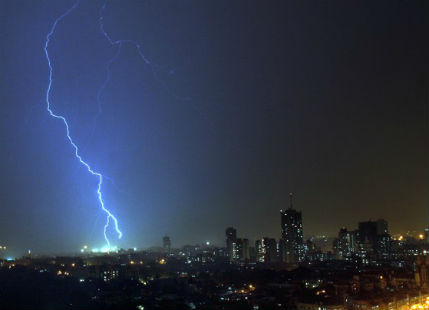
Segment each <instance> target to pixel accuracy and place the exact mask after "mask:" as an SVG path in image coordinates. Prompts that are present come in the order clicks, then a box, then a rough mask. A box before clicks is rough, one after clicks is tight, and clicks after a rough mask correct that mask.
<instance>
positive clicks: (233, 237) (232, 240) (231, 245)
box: [225, 227, 238, 261]
mask: <svg viewBox="0 0 429 310" xmlns="http://www.w3.org/2000/svg"><path fill="white" fill-rule="evenodd" d="M225 234H226V249H227V253H228V257H229V260H230V261H234V260H236V259H238V251H237V230H236V229H235V228H233V227H228V228H227V229H226V231H225Z"/></svg>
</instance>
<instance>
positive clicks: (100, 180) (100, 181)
mask: <svg viewBox="0 0 429 310" xmlns="http://www.w3.org/2000/svg"><path fill="white" fill-rule="evenodd" d="M79 3H80V0H77V1H76V2H75V3H74V5H73V6H72V7H70V8H69V9H68V10H67V11H65V12H64V13H63V14H62V15H60V16H59V17H57V18H56V19H55V21H54V22H53V24H52V27H51V29H50V31H49V32H48V34H47V35H46V41H45V46H44V51H45V56H46V60H47V62H48V66H49V83H48V88H47V89H46V110H47V111H48V112H49V114H50V115H51V116H52V117H54V118H56V119H60V120H61V121H62V122H63V123H64V125H65V128H66V134H67V139H68V140H69V142H70V144H71V146H72V147H73V149H74V154H75V156H76V158H77V159H78V160H79V162H80V163H81V164H82V165H83V166H85V167H86V169H87V170H88V172H89V173H91V174H92V175H94V176H96V177H97V178H98V186H97V197H98V201H99V203H100V206H101V209H102V210H103V211H104V212H105V213H106V214H107V218H106V224H105V225H104V239H105V240H106V243H107V248H108V249H111V244H110V240H109V238H108V237H107V228H108V227H109V225H110V220H112V221H113V223H114V227H115V230H116V233H117V235H118V238H119V239H120V238H122V232H121V231H120V230H119V225H118V220H117V218H116V217H115V216H114V215H113V214H112V213H111V212H110V211H109V210H108V209H107V208H106V207H105V205H104V201H103V194H102V191H101V188H102V185H103V175H102V174H101V173H100V172H97V171H94V170H93V169H92V168H91V166H90V165H89V164H88V163H87V162H86V161H84V160H83V159H82V156H81V155H80V154H79V148H78V146H77V145H76V144H75V143H74V141H73V139H72V137H71V135H70V128H69V124H68V122H67V120H66V118H65V117H64V116H62V115H58V114H55V113H54V112H53V111H52V109H51V103H50V100H49V97H50V93H51V89H52V83H53V66H52V62H51V58H50V56H49V52H48V47H49V42H50V40H51V37H52V35H53V34H54V32H55V29H56V27H57V24H58V23H59V22H60V21H61V20H62V19H64V18H65V17H66V16H67V15H69V14H70V13H71V12H72V11H73V10H74V9H75V8H76V7H77V6H78V5H79ZM112 61H113V60H112ZM109 75H110V74H109ZM108 78H109V76H108V77H107V79H106V81H105V83H104V84H103V86H102V89H104V87H105V86H106V85H107V82H108ZM102 89H101V90H100V92H99V96H100V95H101V91H102ZM99 96H98V97H99Z"/></svg>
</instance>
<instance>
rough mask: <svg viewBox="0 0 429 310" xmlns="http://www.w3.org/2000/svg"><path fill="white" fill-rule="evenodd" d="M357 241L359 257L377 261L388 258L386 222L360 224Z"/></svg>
mask: <svg viewBox="0 0 429 310" xmlns="http://www.w3.org/2000/svg"><path fill="white" fill-rule="evenodd" d="M358 240H359V248H360V252H361V254H360V256H361V257H366V258H375V257H376V258H377V259H388V258H389V257H390V251H391V249H390V246H391V238H390V235H389V230H388V224H387V221H386V220H383V219H379V220H377V221H367V222H360V223H359V228H358Z"/></svg>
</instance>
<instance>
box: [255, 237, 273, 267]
mask: <svg viewBox="0 0 429 310" xmlns="http://www.w3.org/2000/svg"><path fill="white" fill-rule="evenodd" d="M255 247H256V261H257V262H259V263H273V262H276V261H277V242H276V240H275V239H273V238H268V237H264V238H262V240H256V242H255Z"/></svg>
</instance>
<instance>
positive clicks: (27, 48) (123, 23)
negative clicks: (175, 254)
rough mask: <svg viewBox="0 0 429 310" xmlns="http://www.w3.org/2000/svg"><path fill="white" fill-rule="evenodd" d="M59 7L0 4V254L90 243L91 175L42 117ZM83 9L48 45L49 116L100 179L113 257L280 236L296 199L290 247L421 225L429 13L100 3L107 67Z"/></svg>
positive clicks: (416, 5)
mask: <svg viewBox="0 0 429 310" xmlns="http://www.w3.org/2000/svg"><path fill="white" fill-rule="evenodd" d="M73 3H74V2H73V1H65V0H64V1H63V0H62V1H54V0H50V1H47V0H40V1H34V0H27V1H23V0H18V1H17V0H2V1H0V39H1V41H0V42H1V48H0V150H1V152H0V208H1V216H0V244H4V245H7V246H9V248H10V249H11V251H12V252H13V253H22V252H23V251H24V250H26V249H32V250H33V252H36V253H52V252H73V251H78V250H79V249H80V248H81V246H82V245H83V244H88V245H90V246H93V247H95V246H101V245H103V242H104V240H103V235H102V230H103V225H104V221H105V215H104V213H103V212H102V211H101V209H100V207H99V205H98V202H97V197H96V186H97V179H96V178H95V177H94V176H91V175H90V174H88V172H87V171H86V170H85V168H84V167H83V166H81V165H80V164H79V162H78V161H77V159H76V158H75V157H74V155H73V149H72V148H71V146H70V144H69V143H68V141H67V139H66V136H65V128H64V125H63V123H62V122H61V121H59V120H56V119H53V118H52V117H50V116H49V114H48V113H47V111H46V103H45V101H44V99H45V98H44V96H45V92H46V88H47V84H48V73H49V72H48V66H47V62H46V59H45V55H44V51H43V46H44V43H45V36H46V34H47V32H48V31H49V29H50V27H51V25H52V22H53V21H54V19H55V18H56V17H58V16H59V15H60V14H62V13H63V12H64V11H65V10H66V9H68V8H69V7H70V6H72V5H73ZM102 3H103V2H102V1H95V0H94V1H89V0H86V1H85V0H82V2H81V4H80V5H79V7H78V8H77V9H76V10H75V11H73V12H72V13H71V14H70V15H69V16H68V17H66V18H65V19H64V20H62V21H61V22H60V23H59V24H58V28H57V29H56V32H55V33H54V35H53V37H52V41H51V45H50V49H49V52H50V54H51V57H52V60H53V66H54V84H53V89H52V93H51V104H52V107H53V110H54V111H55V112H57V113H58V114H62V115H64V116H66V117H67V119H68V120H69V124H70V130H71V134H72V136H73V138H74V139H75V141H76V143H77V144H78V145H79V146H80V148H81V151H82V155H83V157H84V158H85V159H86V160H87V161H88V162H89V163H90V164H91V165H92V166H93V167H94V168H95V169H96V170H99V171H100V172H102V173H103V174H105V175H106V176H108V177H109V178H111V179H112V180H114V182H113V181H106V182H105V186H104V187H103V192H104V195H105V201H106V205H107V206H108V208H109V209H111V210H112V211H113V212H114V214H115V215H116V216H117V217H118V219H119V224H120V228H121V230H122V231H123V233H124V237H123V239H122V240H121V241H120V242H117V240H116V239H115V237H114V234H113V232H112V231H110V236H111V238H112V240H113V243H114V244H116V245H118V246H120V247H127V248H128V247H134V246H136V247H149V246H153V245H160V244H161V238H162V236H163V235H164V234H168V235H170V237H171V239H172V244H173V246H179V245H183V244H194V243H202V242H204V241H206V240H210V241H212V242H214V243H217V244H219V245H221V244H223V243H224V231H225V228H226V227H227V226H231V225H232V226H234V227H236V228H237V229H238V235H239V236H243V237H248V238H250V239H251V240H255V239H256V238H260V237H263V236H270V237H275V238H279V237H280V215H279V210H280V209H282V208H286V207H287V205H288V193H289V192H293V193H295V197H296V198H295V206H296V208H297V209H299V210H302V212H303V225H304V234H305V235H312V234H329V235H335V234H336V233H337V232H338V230H339V228H340V227H341V226H343V225H345V226H347V227H348V228H350V229H354V228H356V226H357V223H358V221H362V220H368V219H374V220H375V219H377V218H380V217H382V218H385V219H386V220H388V222H389V225H390V230H391V231H393V232H405V231H407V230H422V229H423V228H424V227H427V226H428V219H429V212H428V211H429V208H428V206H429V198H428V188H429V178H428V176H429V164H428V163H429V161H428V159H429V154H428V153H429V152H428V141H429V139H428V138H429V137H428V114H429V111H428V72H429V61H428V60H429V57H428V55H429V47H428V46H429V44H428V41H429V25H428V16H429V14H428V12H429V2H428V1H390V0H389V1H375V2H373V1H283V0H281V1H280V0H279V1H258V2H256V1H250V2H249V1H244V0H242V1H241V0H237V1H229V0H217V1H196V0H194V1H185V0H181V1H156V0H153V1H148V0H138V1H137V0H136V1H109V2H108V5H107V8H106V12H105V17H104V22H105V29H106V31H107V32H108V33H109V35H110V36H111V37H112V38H113V39H132V40H135V41H137V42H139V43H140V44H141V49H142V51H143V52H144V53H145V56H146V57H147V58H148V59H149V60H150V61H151V62H152V65H151V66H149V65H147V64H145V63H144V62H143V61H142V60H141V59H140V58H139V56H138V53H137V52H136V49H135V48H134V46H133V45H130V44H128V45H124V46H123V49H122V51H121V54H120V55H119V57H118V58H117V59H116V60H115V62H114V63H113V64H112V66H111V80H110V83H109V84H108V85H107V87H106V88H105V91H104V92H103V93H102V95H101V101H102V111H103V112H102V114H101V115H100V116H99V117H98V119H97V121H96V123H95V121H94V119H95V115H96V114H97V110H98V104H97V101H96V97H97V92H98V91H99V89H100V87H101V85H102V84H103V81H104V79H105V77H106V65H107V63H108V62H109V60H110V59H111V58H112V57H113V55H115V53H116V47H112V46H111V45H110V44H109V42H108V41H107V40H106V38H105V37H104V36H103V35H102V34H101V32H100V30H99V28H98V14H99V10H100V7H101V5H102Z"/></svg>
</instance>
